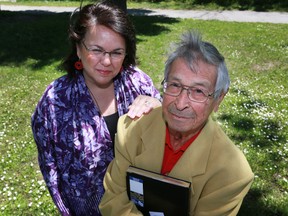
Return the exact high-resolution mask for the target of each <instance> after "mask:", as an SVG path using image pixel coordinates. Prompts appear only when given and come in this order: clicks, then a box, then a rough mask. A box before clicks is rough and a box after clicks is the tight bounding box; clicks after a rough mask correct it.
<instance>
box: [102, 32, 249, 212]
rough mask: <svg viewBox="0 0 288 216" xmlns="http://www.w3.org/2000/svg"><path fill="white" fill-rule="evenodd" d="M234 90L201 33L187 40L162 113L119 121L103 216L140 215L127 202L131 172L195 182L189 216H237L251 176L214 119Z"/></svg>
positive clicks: (173, 62) (173, 63) (172, 63)
mask: <svg viewBox="0 0 288 216" xmlns="http://www.w3.org/2000/svg"><path fill="white" fill-rule="evenodd" d="M229 85H230V79H229V75H228V71H227V68H226V65H225V61H224V58H223V56H222V55H221V54H220V53H219V52H218V50H217V49H216V48H215V47H214V46H213V45H212V44H210V43H208V42H204V41H202V39H201V35H200V34H198V33H197V32H193V31H190V32H188V33H186V34H183V37H182V40H181V42H180V43H179V44H178V46H177V47H176V49H175V51H174V52H173V53H172V54H171V55H170V56H169V58H168V60H167V62H166V66H165V78H164V81H163V93H164V95H163V104H162V108H157V109H155V110H154V111H152V112H151V113H150V114H148V115H146V116H144V117H142V118H140V119H139V120H137V121H133V120H130V119H129V117H127V116H123V117H121V118H120V119H119V123H118V134H117V138H116V146H115V152H116V155H115V159H114V160H113V161H112V162H111V164H110V165H109V167H108V170H107V172H106V176H105V179H104V185H105V190H106V192H105V194H104V197H103V199H102V202H101V204H100V210H101V213H102V215H104V216H108V215H109V216H113V215H115V216H116V215H117V216H120V215H142V214H141V213H140V212H139V211H138V209H137V207H136V206H135V205H134V204H133V202H131V201H129V198H128V195H127V188H126V179H125V178H126V170H127V168H128V167H129V166H130V165H133V166H136V167H139V168H142V169H146V170H150V171H153V172H157V173H161V174H163V175H168V176H172V177H175V178H179V179H183V180H186V181H189V182H191V183H192V189H191V192H190V199H189V200H190V201H189V202H190V203H189V205H190V212H189V215H195V216H204V215H205V216H206V215H207V216H214V215H215V216H216V215H219V216H220V215H221V216H222V215H236V214H237V212H238V211H239V208H240V206H241V203H242V201H243V198H244V196H245V195H246V194H247V192H248V190H249V188H250V186H251V184H252V181H253V177H254V175H253V173H252V171H251V168H250V166H249V164H248V162H247V160H246V158H245V156H244V155H243V153H242V152H241V151H240V150H239V149H238V148H237V147H236V146H235V145H234V144H233V143H232V142H231V140H230V139H229V138H228V137H227V136H226V135H225V133H224V132H223V130H222V129H221V127H220V126H219V125H218V123H217V122H215V121H214V120H213V119H212V118H211V113H212V112H213V111H215V112H216V111H217V110H218V108H219V105H220V103H221V101H222V100H223V98H224V97H225V94H226V93H227V91H228V88H229Z"/></svg>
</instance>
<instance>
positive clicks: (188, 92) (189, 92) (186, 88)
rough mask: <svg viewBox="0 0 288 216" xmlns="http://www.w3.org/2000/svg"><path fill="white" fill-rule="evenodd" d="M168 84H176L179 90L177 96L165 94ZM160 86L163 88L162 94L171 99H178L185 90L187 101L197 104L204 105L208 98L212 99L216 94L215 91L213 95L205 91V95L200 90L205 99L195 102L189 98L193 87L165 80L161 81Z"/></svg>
mask: <svg viewBox="0 0 288 216" xmlns="http://www.w3.org/2000/svg"><path fill="white" fill-rule="evenodd" d="M168 83H175V84H178V85H179V86H178V87H177V88H181V90H180V91H179V93H178V94H177V95H174V94H170V93H167V92H166V89H167V84H168ZM161 84H162V86H163V93H164V94H167V95H169V96H172V97H178V96H179V95H180V94H181V93H182V91H183V90H186V91H187V96H188V98H189V100H190V101H193V102H198V103H205V102H206V101H207V100H208V99H209V98H211V97H213V96H214V95H215V94H216V92H217V91H214V92H213V93H209V92H208V91H207V93H206V92H204V91H203V90H202V89H200V90H201V91H202V93H203V95H205V96H206V99H204V100H203V101H199V100H195V99H194V98H191V90H192V89H195V87H193V86H187V85H182V84H181V83H177V82H171V81H166V80H163V81H162V82H161Z"/></svg>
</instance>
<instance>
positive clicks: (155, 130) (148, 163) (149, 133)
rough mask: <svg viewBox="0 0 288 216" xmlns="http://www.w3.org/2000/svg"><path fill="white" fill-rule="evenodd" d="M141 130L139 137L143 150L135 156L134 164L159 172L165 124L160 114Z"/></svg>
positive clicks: (163, 145)
mask: <svg viewBox="0 0 288 216" xmlns="http://www.w3.org/2000/svg"><path fill="white" fill-rule="evenodd" d="M158 116H160V117H161V118H157V119H154V120H153V121H154V122H157V123H153V124H150V126H149V127H147V129H146V130H145V131H144V132H143V134H142V136H141V139H142V142H143V146H144V151H143V152H142V153H141V154H140V155H138V156H137V157H136V158H135V163H136V166H140V167H143V168H144V169H148V170H151V171H154V172H157V173H160V172H161V168H162V161H163V157H164V147H165V132H166V126H165V122H164V120H163V118H162V115H158Z"/></svg>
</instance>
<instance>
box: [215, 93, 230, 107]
mask: <svg viewBox="0 0 288 216" xmlns="http://www.w3.org/2000/svg"><path fill="white" fill-rule="evenodd" d="M228 91H229V89H228V90H227V92H225V93H224V92H223V91H222V93H221V94H220V96H219V98H218V99H216V101H215V106H214V109H213V111H214V112H217V111H218V109H219V106H220V104H221V102H222V100H223V99H224V97H225V96H226V94H227V93H228Z"/></svg>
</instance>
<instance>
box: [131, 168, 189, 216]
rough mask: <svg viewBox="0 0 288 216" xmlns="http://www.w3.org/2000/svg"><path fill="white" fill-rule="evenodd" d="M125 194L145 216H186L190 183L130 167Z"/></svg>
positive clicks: (187, 213)
mask: <svg viewBox="0 0 288 216" xmlns="http://www.w3.org/2000/svg"><path fill="white" fill-rule="evenodd" d="M126 180H127V193H128V197H129V199H130V200H131V201H132V202H134V203H135V205H136V206H137V208H138V209H139V211H141V212H142V213H143V215H145V216H146V215H147V216H178V215H181V216H186V215H187V216H188V215H189V197H190V188H191V183H190V182H187V181H184V180H181V179H177V178H173V177H169V176H165V175H161V174H159V173H155V172H151V171H148V170H144V169H141V168H137V167H133V166H130V167H129V168H128V169H127V175H126Z"/></svg>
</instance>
